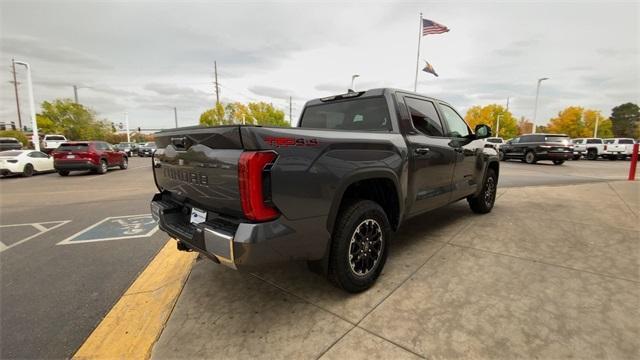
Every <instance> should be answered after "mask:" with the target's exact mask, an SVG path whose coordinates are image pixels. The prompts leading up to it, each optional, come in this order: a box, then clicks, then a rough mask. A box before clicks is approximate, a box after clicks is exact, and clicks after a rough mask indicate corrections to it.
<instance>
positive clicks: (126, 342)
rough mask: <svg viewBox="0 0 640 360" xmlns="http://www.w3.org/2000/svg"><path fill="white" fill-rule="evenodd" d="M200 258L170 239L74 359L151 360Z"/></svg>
mask: <svg viewBox="0 0 640 360" xmlns="http://www.w3.org/2000/svg"><path fill="white" fill-rule="evenodd" d="M196 257H197V253H195V252H181V251H177V250H176V242H175V240H173V239H170V240H169V241H168V242H167V244H166V245H165V246H164V247H163V248H162V249H161V250H160V252H159V253H158V255H156V257H155V258H154V259H153V260H152V261H151V263H149V265H148V266H147V268H146V269H145V270H144V271H143V272H142V273H141V274H140V276H138V278H137V279H136V280H135V281H134V283H133V284H132V285H131V286H130V287H129V289H128V290H127V291H126V292H125V294H124V295H123V296H122V297H121V298H120V300H118V302H117V303H116V304H115V305H114V306H113V308H112V309H111V311H109V313H108V314H107V315H106V316H105V318H104V319H103V320H102V322H101V323H100V324H99V325H98V327H97V328H96V329H95V330H94V331H93V333H91V335H90V336H89V337H88V338H87V340H86V341H85V342H84V344H82V346H81V347H80V349H79V350H78V351H77V352H76V354H75V355H74V356H73V358H74V359H96V358H99V359H104V358H110V359H114V358H117V359H148V358H149V356H150V355H151V350H152V348H153V345H154V344H155V342H156V340H157V339H158V338H159V337H160V333H161V332H162V329H163V328H164V324H165V322H166V321H167V319H168V318H169V315H170V314H171V311H172V310H173V306H174V305H175V303H176V301H177V299H178V296H179V295H180V292H181V291H182V287H183V286H184V283H185V282H186V280H187V277H188V275H189V273H190V272H191V267H192V265H193V263H194V261H195V259H196Z"/></svg>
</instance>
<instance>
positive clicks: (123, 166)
mask: <svg viewBox="0 0 640 360" xmlns="http://www.w3.org/2000/svg"><path fill="white" fill-rule="evenodd" d="M128 167H129V160H128V159H127V158H126V157H122V164H120V169H122V170H127V168H128Z"/></svg>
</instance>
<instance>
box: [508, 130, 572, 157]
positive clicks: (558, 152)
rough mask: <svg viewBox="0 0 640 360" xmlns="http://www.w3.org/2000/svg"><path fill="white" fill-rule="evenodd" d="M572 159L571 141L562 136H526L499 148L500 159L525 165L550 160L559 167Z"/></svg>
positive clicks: (512, 140)
mask: <svg viewBox="0 0 640 360" xmlns="http://www.w3.org/2000/svg"><path fill="white" fill-rule="evenodd" d="M572 157H573V145H572V144H571V139H569V137H568V136H567V135H563V134H528V135H522V136H518V137H516V138H514V139H511V140H509V141H507V142H506V143H505V144H503V145H502V146H501V147H500V159H501V160H509V159H518V160H522V161H524V162H526V163H527V164H535V163H536V162H537V161H540V160H551V161H553V163H554V164H555V165H561V164H562V163H564V161H565V160H569V159H571V158H572Z"/></svg>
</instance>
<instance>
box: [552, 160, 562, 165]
mask: <svg viewBox="0 0 640 360" xmlns="http://www.w3.org/2000/svg"><path fill="white" fill-rule="evenodd" d="M562 164H564V160H553V165H562Z"/></svg>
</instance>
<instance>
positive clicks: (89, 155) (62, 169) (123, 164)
mask: <svg viewBox="0 0 640 360" xmlns="http://www.w3.org/2000/svg"><path fill="white" fill-rule="evenodd" d="M128 160H129V159H128V158H127V155H126V154H125V153H124V152H122V151H118V150H116V149H115V148H114V147H113V146H112V145H111V144H109V143H106V142H104V141H74V142H66V143H63V144H61V145H60V147H58V148H57V149H56V150H55V151H54V152H53V167H54V168H55V169H56V170H57V171H58V174H60V176H67V175H69V172H70V171H81V170H91V171H93V172H96V173H98V174H104V173H106V172H107V170H109V168H110V167H113V166H118V167H120V169H123V170H124V169H126V168H127V167H128V166H129V161H128Z"/></svg>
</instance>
